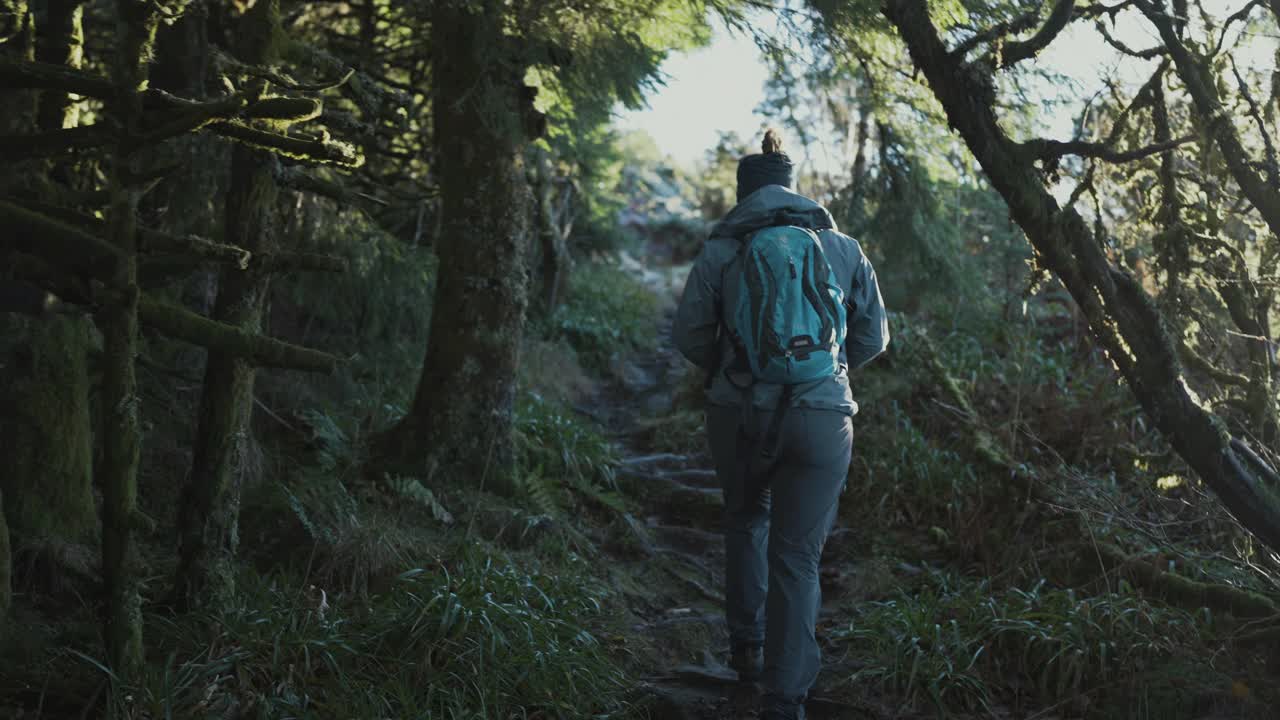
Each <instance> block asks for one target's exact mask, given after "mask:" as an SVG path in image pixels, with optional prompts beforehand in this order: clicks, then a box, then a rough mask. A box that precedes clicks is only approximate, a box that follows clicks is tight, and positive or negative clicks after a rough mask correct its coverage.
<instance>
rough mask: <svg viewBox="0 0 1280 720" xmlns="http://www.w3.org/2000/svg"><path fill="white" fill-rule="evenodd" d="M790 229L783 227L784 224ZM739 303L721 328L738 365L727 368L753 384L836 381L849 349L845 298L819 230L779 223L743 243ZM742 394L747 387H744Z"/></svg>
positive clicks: (788, 385) (738, 265) (736, 267)
mask: <svg viewBox="0 0 1280 720" xmlns="http://www.w3.org/2000/svg"><path fill="white" fill-rule="evenodd" d="M783 222H785V221H783ZM730 265H731V266H732V267H733V268H734V269H733V270H731V271H730V272H737V273H738V277H737V278H736V280H737V282H738V287H739V292H738V293H737V301H736V303H735V304H734V306H733V307H731V308H726V310H727V312H726V313H724V317H723V319H722V320H723V322H724V325H725V328H726V330H727V331H728V333H729V337H730V339H731V341H732V344H733V347H734V354H735V358H734V360H733V362H731V363H730V364H729V366H728V367H727V368H726V369H725V372H726V377H729V378H730V382H733V380H732V374H733V373H741V374H746V373H747V372H749V373H750V376H751V380H750V383H751V384H754V383H755V382H766V383H776V384H779V385H783V386H786V387H784V392H785V395H786V397H787V398H788V399H789V397H790V394H791V393H790V392H789V390H790V389H791V386H793V385H797V384H800V383H806V382H811V381H813V380H819V379H821V378H824V377H828V376H831V375H834V374H836V372H837V370H838V364H839V355H840V346H841V345H843V344H844V339H845V332H846V329H847V328H846V325H845V317H846V316H845V305H844V291H843V290H842V289H841V288H840V284H839V283H838V282H837V281H836V277H835V273H834V272H832V270H831V265H829V264H828V263H827V258H826V255H825V254H824V253H823V251H822V243H821V242H820V241H819V240H818V236H817V234H816V233H814V231H813V230H810V229H809V228H805V227H799V226H796V225H786V224H778V225H774V226H772V227H766V228H762V229H760V230H757V231H755V232H753V233H749V234H748V235H747V236H746V237H744V238H742V248H741V252H740V253H739V255H738V261H737V262H736V263H731V264H730ZM734 384H735V385H737V386H738V387H743V388H744V389H745V387H746V386H743V385H738V383H736V382H734Z"/></svg>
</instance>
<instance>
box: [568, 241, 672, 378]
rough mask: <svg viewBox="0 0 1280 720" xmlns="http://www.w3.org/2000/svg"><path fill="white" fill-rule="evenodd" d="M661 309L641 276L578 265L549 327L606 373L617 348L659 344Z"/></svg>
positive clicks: (588, 362) (591, 365) (596, 265)
mask: <svg viewBox="0 0 1280 720" xmlns="http://www.w3.org/2000/svg"><path fill="white" fill-rule="evenodd" d="M657 309H658V300H657V298H656V297H655V296H654V294H653V293H652V292H651V291H649V289H648V288H646V287H645V286H644V285H643V284H642V283H641V282H640V279H639V278H636V277H633V276H632V275H629V274H628V273H626V272H625V271H623V270H622V269H621V268H619V267H618V266H617V265H614V264H609V263H603V262H595V263H590V264H586V265H582V266H580V267H576V268H574V270H573V273H572V275H570V277H569V292H568V295H567V297H566V298H565V301H564V303H563V304H562V305H560V306H559V307H558V308H556V309H555V311H554V312H552V313H551V315H550V317H549V318H547V319H546V321H545V323H546V328H545V330H544V332H545V334H547V335H549V336H551V337H553V338H556V337H563V338H565V339H567V340H568V341H569V343H570V344H571V345H572V346H573V348H574V349H575V350H577V352H578V355H579V357H580V358H581V359H582V361H583V363H584V365H585V366H586V367H588V368H589V369H591V370H595V371H597V372H600V371H603V370H605V369H607V368H608V366H609V360H610V358H612V357H613V355H614V353H616V352H636V351H640V350H643V349H646V348H650V347H652V346H653V345H654V343H655V342H656V338H655V337H654V332H653V322H654V317H655V316H656V315H657Z"/></svg>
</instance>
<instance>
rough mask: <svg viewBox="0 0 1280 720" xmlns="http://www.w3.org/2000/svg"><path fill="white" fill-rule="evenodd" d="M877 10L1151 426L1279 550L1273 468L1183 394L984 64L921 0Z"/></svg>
mask: <svg viewBox="0 0 1280 720" xmlns="http://www.w3.org/2000/svg"><path fill="white" fill-rule="evenodd" d="M883 9H884V13H885V15H886V16H887V17H888V19H889V20H890V22H892V23H893V25H894V26H895V27H896V28H897V29H898V32H899V34H900V35H901V36H902V38H903V40H904V41H905V42H906V45H907V48H908V50H909V52H910V54H911V58H912V60H913V61H914V63H915V65H916V66H917V67H918V68H919V69H920V70H921V71H922V72H923V73H924V75H925V78H926V79H927V81H928V83H929V85H930V87H931V88H932V90H933V93H934V95H935V96H936V97H937V98H938V100H939V101H940V102H941V104H942V106H943V107H944V108H945V110H946V112H947V117H948V119H949V121H950V123H951V126H952V127H953V128H955V129H956V130H957V131H958V132H959V133H960V135H961V136H962V137H963V138H964V140H965V142H966V144H967V145H968V146H969V149H970V151H972V152H973V154H974V156H975V157H976V158H977V160H978V162H979V163H980V164H981V165H982V167H983V169H984V170H985V171H986V173H987V177H988V178H989V179H990V180H991V183H992V186H993V187H995V189H996V190H997V191H998V192H999V193H1000V194H1001V195H1002V196H1003V197H1004V199H1005V201H1006V202H1007V203H1008V205H1009V210H1010V214H1011V215H1012V217H1013V218H1014V220H1015V221H1016V222H1017V223H1018V224H1019V226H1021V227H1022V229H1023V231H1024V232H1026V234H1027V237H1028V239H1030V241H1031V243H1032V244H1033V245H1034V246H1035V247H1036V249H1037V250H1038V251H1039V253H1040V257H1041V259H1042V261H1043V262H1044V264H1045V266H1046V267H1048V268H1049V269H1050V270H1051V271H1053V272H1054V273H1055V274H1056V275H1058V277H1059V278H1061V280H1062V282H1063V284H1064V285H1066V287H1067V289H1068V290H1069V291H1070V292H1071V295H1072V297H1073V298H1074V299H1075V301H1076V303H1077V304H1078V305H1079V307H1080V309H1081V312H1082V314H1083V315H1084V316H1085V317H1086V318H1087V319H1088V321H1089V325H1090V327H1091V328H1092V330H1093V333H1094V335H1095V337H1097V339H1098V340H1099V342H1100V344H1101V345H1102V347H1103V348H1105V349H1106V351H1107V353H1108V355H1109V356H1110V357H1111V359H1112V361H1113V362H1114V363H1115V364H1116V366H1117V367H1118V368H1119V370H1120V373H1121V374H1122V375H1123V376H1124V378H1125V380H1126V382H1127V383H1128V385H1129V387H1130V389H1131V390H1132V391H1133V393H1134V395H1135V396H1136V397H1137V399H1138V401H1139V403H1140V404H1141V405H1142V406H1143V408H1144V410H1145V411H1146V412H1147V414H1148V415H1149V416H1150V417H1151V418H1152V419H1153V420H1154V421H1155V424H1156V426H1157V427H1158V428H1159V429H1160V431H1161V432H1162V434H1163V435H1164V436H1165V437H1166V438H1167V439H1168V440H1169V442H1170V444H1171V445H1172V446H1173V447H1174V449H1175V450H1177V452H1178V454H1179V455H1181V456H1182V458H1183V459H1184V460H1186V461H1187V464H1189V465H1190V466H1191V467H1192V468H1194V469H1195V471H1196V472H1197V473H1198V474H1199V475H1200V477H1201V478H1203V479H1204V481H1205V482H1206V483H1207V484H1208V485H1209V486H1210V487H1211V488H1213V490H1214V492H1215V493H1216V494H1217V495H1218V497H1219V498H1221V500H1222V501H1223V503H1224V504H1225V505H1226V506H1227V508H1228V509H1229V510H1230V511H1231V512H1232V513H1233V514H1234V515H1235V517H1236V518H1237V519H1238V520H1239V521H1240V522H1241V523H1242V524H1243V525H1244V526H1245V527H1246V528H1248V529H1249V530H1250V531H1251V532H1253V533H1254V534H1255V535H1257V537H1258V538H1259V539H1260V540H1261V541H1262V542H1263V543H1265V544H1266V545H1267V546H1268V547H1270V548H1272V549H1273V550H1275V549H1280V504H1278V503H1277V501H1276V499H1275V498H1274V497H1273V495H1272V492H1271V490H1269V489H1268V488H1267V487H1265V485H1264V483H1266V482H1271V481H1274V480H1275V473H1274V472H1273V471H1271V470H1270V469H1269V468H1266V467H1265V466H1262V465H1261V464H1260V463H1259V462H1257V461H1256V460H1255V459H1254V457H1252V454H1251V453H1249V452H1248V449H1247V446H1245V445H1244V444H1243V443H1242V442H1240V441H1238V440H1233V439H1232V437H1231V436H1230V434H1229V433H1228V432H1227V430H1226V428H1225V426H1224V424H1223V423H1222V421H1221V420H1220V419H1219V418H1218V417H1217V416H1215V415H1214V414H1213V413H1211V412H1210V411H1209V410H1207V409H1206V408H1205V407H1204V406H1202V405H1201V404H1200V403H1199V401H1198V400H1197V399H1196V398H1195V397H1194V395H1192V393H1191V391H1190V389H1189V388H1188V386H1187V383H1186V380H1185V378H1184V377H1183V374H1182V367H1181V364H1180V362H1179V360H1178V355H1177V352H1176V351H1175V347H1176V346H1175V344H1174V342H1173V339H1172V337H1171V336H1170V335H1169V333H1168V331H1167V329H1166V326H1165V322H1164V319H1163V317H1162V316H1161V314H1160V313H1159V311H1158V310H1157V309H1156V308H1155V306H1154V304H1153V303H1152V301H1151V298H1150V297H1149V296H1148V295H1147V294H1146V292H1145V291H1144V290H1143V289H1142V287H1141V286H1140V285H1139V284H1138V283H1137V282H1136V281H1135V280H1134V278H1133V277H1132V276H1131V275H1130V274H1129V273H1128V272H1127V271H1125V270H1124V269H1122V268H1119V267H1116V266H1114V265H1112V264H1111V263H1110V261H1109V260H1108V259H1107V257H1106V254H1105V253H1104V251H1103V249H1102V244H1101V243H1100V242H1099V240H1098V238H1096V237H1095V236H1094V234H1093V232H1092V231H1091V230H1090V228H1089V226H1088V224H1087V223H1086V222H1085V221H1084V219H1083V218H1081V217H1080V215H1079V214H1078V213H1077V212H1076V211H1075V210H1074V209H1072V208H1065V209H1064V208H1061V207H1059V205H1058V203H1057V200H1055V199H1054V197H1053V196H1052V195H1051V194H1050V193H1049V192H1048V190H1047V188H1046V185H1045V182H1044V180H1043V178H1042V177H1041V176H1040V174H1039V173H1038V172H1037V170H1036V168H1035V166H1034V158H1033V157H1032V156H1031V155H1030V154H1028V153H1027V152H1024V150H1023V148H1022V146H1020V145H1018V144H1017V143H1015V142H1014V141H1013V140H1011V139H1010V138H1009V137H1008V136H1007V135H1006V134H1005V132H1004V130H1003V128H1001V127H1000V125H999V123H998V121H997V118H996V115H995V111H994V107H995V90H994V80H993V78H992V76H991V72H990V69H989V68H987V67H984V66H981V65H964V64H960V63H957V62H956V59H955V58H954V57H953V56H952V55H950V54H949V53H948V52H947V49H946V47H945V46H944V45H943V43H942V41H941V39H940V38H939V36H938V32H937V29H936V28H935V27H934V25H933V22H932V20H931V19H930V17H929V12H928V6H927V4H926V2H925V0H887V1H886V2H885V4H884V6H883Z"/></svg>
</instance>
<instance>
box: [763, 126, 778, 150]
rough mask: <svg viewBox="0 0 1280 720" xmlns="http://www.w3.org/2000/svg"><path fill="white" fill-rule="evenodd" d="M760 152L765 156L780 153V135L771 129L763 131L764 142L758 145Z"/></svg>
mask: <svg viewBox="0 0 1280 720" xmlns="http://www.w3.org/2000/svg"><path fill="white" fill-rule="evenodd" d="M760 150H761V152H763V153H764V154H765V155H768V154H769V153H776V152H782V135H781V134H780V133H779V132H778V131H777V130H775V129H773V128H769V129H768V130H765V131H764V141H763V142H761V143H760Z"/></svg>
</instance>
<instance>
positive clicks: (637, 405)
mask: <svg viewBox="0 0 1280 720" xmlns="http://www.w3.org/2000/svg"><path fill="white" fill-rule="evenodd" d="M670 326H671V317H670V312H668V313H666V314H665V316H664V318H663V320H662V322H661V324H660V327H659V338H660V340H659V343H658V347H657V348H656V349H655V350H654V351H652V352H651V353H648V354H645V355H642V356H637V357H634V358H631V359H628V360H624V361H621V362H620V364H619V365H618V366H617V367H615V375H616V376H618V379H619V382H618V383H617V384H616V385H615V386H614V387H612V388H610V389H609V390H608V391H606V392H605V393H604V394H603V396H602V398H601V399H600V400H601V406H600V410H601V411H603V412H598V413H597V415H598V417H599V419H601V420H602V421H604V422H605V424H606V426H607V427H609V428H610V430H611V432H612V434H613V435H614V437H615V438H616V441H617V442H618V444H619V445H620V446H621V448H622V456H623V459H622V461H621V464H620V467H619V470H618V482H619V485H620V486H621V487H622V489H623V490H624V492H625V493H626V494H627V495H628V496H629V497H631V498H633V499H634V500H636V501H638V503H639V504H640V507H641V508H642V510H641V511H640V512H639V513H638V514H637V516H635V517H632V518H630V519H629V520H628V523H629V525H630V527H629V528H628V530H629V532H630V533H631V541H632V542H631V545H630V547H631V552H629V553H627V554H626V556H625V557H619V561H620V562H621V563H625V564H628V565H631V566H642V567H641V569H640V570H638V572H637V573H636V575H637V576H638V577H643V578H645V579H646V580H647V582H645V587H644V588H643V589H642V590H641V593H640V595H638V596H637V597H635V598H634V602H633V604H634V605H635V608H634V610H635V614H636V616H637V619H638V621H637V622H636V623H635V624H634V625H633V626H632V628H631V630H632V632H633V633H634V634H635V636H636V642H637V644H639V645H642V646H645V647H647V648H649V649H651V650H652V652H651V653H649V655H650V656H651V657H653V658H654V662H653V667H652V668H651V670H650V671H649V672H648V673H647V674H646V675H645V676H644V677H643V678H642V680H643V684H642V689H643V690H644V691H645V692H647V693H649V694H651V695H652V696H653V697H654V699H655V706H654V710H653V717H654V718H661V719H662V720H729V719H730V718H732V719H734V720H741V719H745V718H754V717H756V709H757V707H758V704H759V696H758V690H757V688H755V687H753V686H751V685H746V684H743V683H739V682H738V680H737V676H736V674H735V673H734V672H733V671H732V670H730V669H729V668H728V667H726V665H725V663H726V661H727V658H728V653H729V637H728V631H727V628H726V626H725V620H724V598H723V592H724V542H723V538H722V536H721V534H720V531H719V528H720V518H721V512H722V508H723V503H722V499H721V492H720V486H719V482H718V480H717V479H716V476H715V472H714V471H713V470H712V464H711V460H710V457H709V455H708V454H707V453H706V452H705V451H701V452H697V453H693V454H689V455H683V454H672V453H667V452H662V451H661V450H660V449H659V450H655V449H653V448H648V447H645V443H644V440H643V437H642V436H643V433H642V432H641V429H642V428H641V423H640V422H639V421H640V418H641V417H643V416H653V415H661V414H663V413H664V412H667V411H669V410H670V408H671V406H672V403H673V401H674V400H673V398H674V394H675V388H676V387H677V386H678V383H679V378H680V375H681V373H682V372H683V360H681V359H680V358H679V357H678V356H677V354H676V353H675V352H674V350H673V349H672V348H671V344H670V342H669V340H668V339H669V337H670ZM850 537H851V533H850V532H848V531H847V530H845V529H844V528H841V527H839V526H837V528H836V530H835V531H834V532H833V535H832V540H831V541H830V542H829V543H828V549H827V553H826V555H827V556H832V555H835V554H838V555H840V556H841V557H844V558H846V559H844V560H842V561H841V562H840V563H839V565H840V566H839V567H833V566H832V565H833V563H832V562H831V560H830V558H828V559H827V560H824V570H823V573H822V580H823V610H822V616H823V618H824V619H825V620H828V621H829V620H831V619H832V618H833V617H834V616H835V615H836V613H837V606H838V604H839V602H840V601H841V598H842V596H843V595H844V593H843V592H842V591H843V590H844V587H843V583H844V582H845V581H846V580H847V578H849V577H850V576H851V575H852V573H851V572H850V568H849V567H848V564H849V560H848V559H847V558H848V555H849V553H848V552H847V551H848V550H849V549H850V548H840V547H839V545H840V543H841V541H842V540H847V539H849V538H850ZM821 623H822V621H820V626H821ZM819 635H820V639H821V631H820V632H819ZM841 654H842V653H841V652H840V649H839V648H835V647H830V646H828V647H825V648H824V663H825V666H824V669H823V673H822V675H821V676H820V678H819V687H818V688H817V689H816V691H815V697H813V698H811V699H810V701H809V703H808V706H807V708H808V716H809V717H810V718H813V719H814V720H825V719H826V718H867V717H877V716H878V715H879V714H878V713H875V712H873V711H872V710H871V709H869V708H859V707H856V706H854V705H852V704H849V703H847V702H839V701H836V700H834V699H832V698H830V697H829V696H827V695H826V694H825V693H824V692H823V691H822V685H824V684H826V683H830V682H831V681H833V680H835V679H837V678H839V677H841V676H847V674H848V673H849V672H852V670H853V668H849V667H845V666H840V665H839V664H838V661H839V659H840V656H841Z"/></svg>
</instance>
